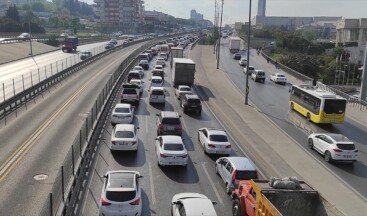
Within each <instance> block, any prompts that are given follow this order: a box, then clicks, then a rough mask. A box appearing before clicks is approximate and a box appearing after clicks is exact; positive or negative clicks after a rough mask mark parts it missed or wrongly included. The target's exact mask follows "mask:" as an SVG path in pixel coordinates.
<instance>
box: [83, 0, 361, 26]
mask: <svg viewBox="0 0 367 216" xmlns="http://www.w3.org/2000/svg"><path fill="white" fill-rule="evenodd" d="M79 1H84V2H87V3H93V0H79ZM217 1H218V2H219V1H220V2H221V0H217ZM223 1H224V4H223V23H224V24H230V23H234V22H247V21H248V11H249V0H223ZM144 2H145V4H144V5H145V9H146V10H156V11H161V12H164V13H167V14H170V15H172V16H174V17H179V18H185V19H187V18H190V11H191V10H192V9H195V10H196V12H198V13H201V14H203V15H204V19H208V20H211V21H213V19H214V2H215V0H144ZM257 4H258V0H252V12H251V13H252V14H251V17H254V16H255V15H256V14H257ZM366 9H367V0H267V2H266V15H267V16H287V17H289V16H290V17H294V16H310V17H313V16H342V17H343V18H367V12H366Z"/></svg>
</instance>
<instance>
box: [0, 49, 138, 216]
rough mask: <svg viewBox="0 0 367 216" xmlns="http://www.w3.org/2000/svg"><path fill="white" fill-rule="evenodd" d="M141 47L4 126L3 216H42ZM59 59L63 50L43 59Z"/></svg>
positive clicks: (0, 161)
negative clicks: (95, 116) (102, 100)
mask: <svg viewBox="0 0 367 216" xmlns="http://www.w3.org/2000/svg"><path fill="white" fill-rule="evenodd" d="M141 45H142V43H140V44H136V45H132V46H131V47H127V48H124V49H122V50H120V51H118V52H115V53H112V54H110V55H108V56H105V57H104V58H102V59H101V60H99V61H98V62H96V63H93V64H91V65H89V66H87V67H85V68H84V69H82V70H81V71H79V72H77V73H75V74H73V75H72V76H70V77H69V78H68V79H66V80H64V81H63V82H61V83H59V84H57V85H56V86H55V87H53V88H50V91H46V92H45V93H43V95H42V96H39V97H37V98H36V99H35V101H34V102H33V101H32V102H30V103H28V105H27V106H26V107H25V106H24V107H22V108H21V109H20V110H19V112H18V117H15V115H12V116H9V120H10V121H8V123H7V125H6V126H4V122H3V121H2V122H1V125H2V126H1V128H0V137H1V139H0V149H1V151H0V172H1V173H0V191H1V195H0V215H1V216H2V215H27V216H28V215H38V214H39V211H40V210H41V208H42V206H43V204H44V202H45V200H46V199H47V195H48V193H49V192H50V189H51V187H52V185H53V183H54V181H55V177H56V175H57V172H58V171H59V170H60V166H61V164H62V162H63V161H64V158H65V156H66V153H67V151H68V150H69V149H70V146H71V144H72V143H73V141H74V138H75V136H76V135H77V134H78V133H79V129H80V128H81V124H82V123H83V121H84V119H85V118H86V114H87V112H89V111H90V109H91V107H92V105H93V104H94V102H95V100H96V98H97V96H98V94H99V93H100V91H101V90H102V88H103V87H104V85H105V83H106V82H107V81H108V79H109V77H110V75H111V72H113V71H115V70H116V68H117V67H118V65H119V64H120V62H121V61H122V60H123V59H124V58H125V57H127V56H128V55H129V54H130V53H131V52H133V51H134V50H135V49H137V48H138V47H140V46H141ZM90 46H92V45H90ZM60 54H61V55H67V54H63V53H62V52H61V51H60V52H55V53H50V54H46V55H44V56H43V57H42V58H43V59H44V61H45V64H47V59H48V61H49V62H48V63H50V62H52V61H53V59H52V58H50V57H48V55H50V56H53V55H60ZM22 62H23V61H21V62H20V63H18V64H19V65H22ZM14 64H16V62H15V63H14ZM18 64H16V65H18ZM26 109H27V110H26ZM21 147H24V151H23V152H22V153H20V151H21ZM16 153H18V156H16V157H14V155H16ZM11 155H13V156H12V157H10V156H11ZM39 175H45V177H46V178H44V179H43V178H42V177H43V176H39ZM39 177H41V178H39Z"/></svg>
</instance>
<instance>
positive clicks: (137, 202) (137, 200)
mask: <svg viewBox="0 0 367 216" xmlns="http://www.w3.org/2000/svg"><path fill="white" fill-rule="evenodd" d="M139 203H140V198H138V199H136V200H135V201H134V202H131V203H130V205H139Z"/></svg>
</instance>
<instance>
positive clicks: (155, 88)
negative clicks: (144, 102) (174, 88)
mask: <svg viewBox="0 0 367 216" xmlns="http://www.w3.org/2000/svg"><path fill="white" fill-rule="evenodd" d="M152 90H161V91H164V87H160V86H159V87H158V86H152V87H150V91H152Z"/></svg>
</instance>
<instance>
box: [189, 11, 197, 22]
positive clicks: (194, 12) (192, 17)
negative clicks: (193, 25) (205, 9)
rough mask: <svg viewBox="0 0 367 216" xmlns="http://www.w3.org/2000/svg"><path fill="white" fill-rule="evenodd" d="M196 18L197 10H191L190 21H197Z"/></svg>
mask: <svg viewBox="0 0 367 216" xmlns="http://www.w3.org/2000/svg"><path fill="white" fill-rule="evenodd" d="M196 16H197V13H196V10H194V9H193V10H191V11H190V19H194V20H195V19H196Z"/></svg>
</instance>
